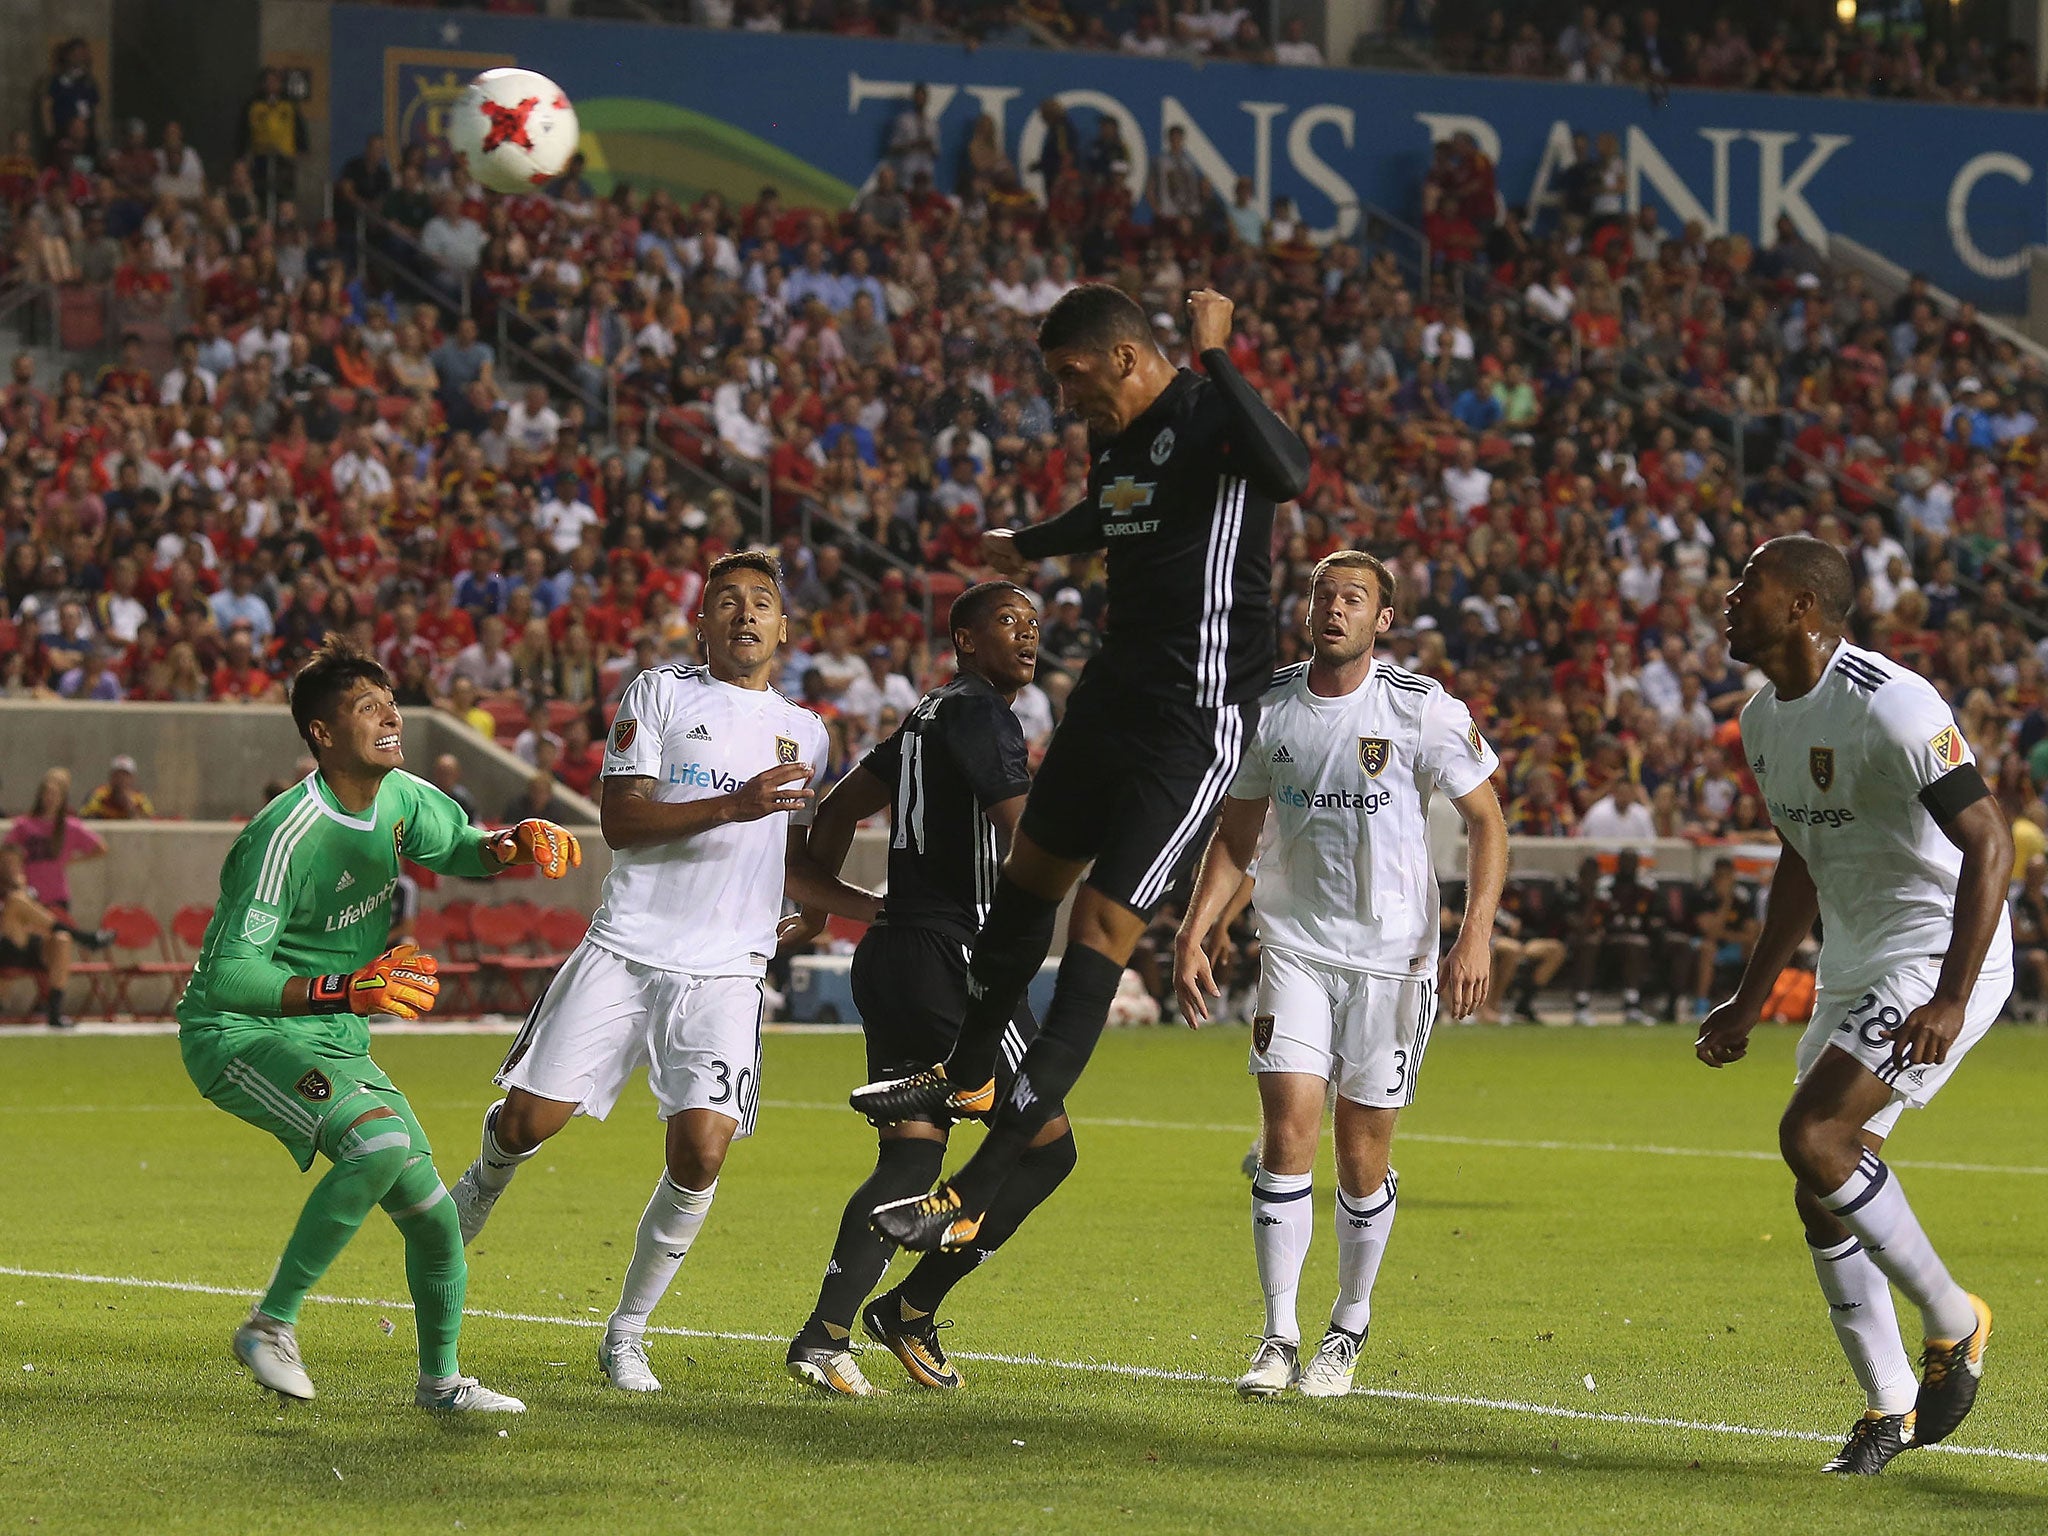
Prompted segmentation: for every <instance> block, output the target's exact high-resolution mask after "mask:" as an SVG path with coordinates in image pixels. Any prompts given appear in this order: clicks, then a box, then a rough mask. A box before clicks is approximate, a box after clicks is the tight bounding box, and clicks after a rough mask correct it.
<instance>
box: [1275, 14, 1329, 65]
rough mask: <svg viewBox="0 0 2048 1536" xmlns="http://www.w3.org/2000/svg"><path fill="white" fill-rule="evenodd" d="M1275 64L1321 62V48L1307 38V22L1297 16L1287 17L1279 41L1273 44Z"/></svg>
mask: <svg viewBox="0 0 2048 1536" xmlns="http://www.w3.org/2000/svg"><path fill="white" fill-rule="evenodd" d="M1273 62H1274V63H1275V64H1296V65H1300V64H1321V63H1322V62H1323V50H1322V49H1321V48H1320V47H1319V46H1318V45H1317V44H1315V43H1314V42H1312V41H1311V40H1310V39H1309V35H1308V23H1307V22H1306V21H1304V20H1303V19H1302V18H1301V17H1299V16H1291V17H1289V18H1288V21H1287V26H1286V29H1285V31H1284V32H1283V33H1282V35H1281V39H1280V41H1279V42H1277V43H1275V44H1274V45H1273Z"/></svg>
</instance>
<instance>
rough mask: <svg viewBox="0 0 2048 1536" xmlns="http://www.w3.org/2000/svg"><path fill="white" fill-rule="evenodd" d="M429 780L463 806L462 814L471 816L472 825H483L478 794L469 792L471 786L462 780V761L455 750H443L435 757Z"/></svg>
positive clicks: (470, 822)
mask: <svg viewBox="0 0 2048 1536" xmlns="http://www.w3.org/2000/svg"><path fill="white" fill-rule="evenodd" d="M428 781H429V782H430V783H432V785H433V786H434V788H436V789H438V790H440V791H441V793H442V794H444V795H446V796H447V797H448V798H449V799H450V800H453V801H454V802H455V803H456V804H457V805H459V806H461V807H462V814H463V815H465V816H467V817H468V818H469V824H470V825H471V826H473V827H476V826H481V825H483V819H484V818H483V811H482V809H481V808H480V807H479V806H478V805H477V803H476V796H475V795H473V794H471V793H470V792H469V786H468V785H467V784H465V783H463V782H462V762H461V759H459V758H457V757H456V755H455V754H454V753H453V752H443V753H441V754H440V755H439V756H438V757H436V758H435V759H434V766H433V770H432V771H431V772H430V773H429V774H428Z"/></svg>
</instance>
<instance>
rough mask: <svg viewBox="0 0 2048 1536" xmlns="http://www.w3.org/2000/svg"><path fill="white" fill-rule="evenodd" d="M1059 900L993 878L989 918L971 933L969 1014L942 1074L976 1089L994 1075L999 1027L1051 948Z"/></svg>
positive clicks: (1012, 1013)
mask: <svg viewBox="0 0 2048 1536" xmlns="http://www.w3.org/2000/svg"><path fill="white" fill-rule="evenodd" d="M1059 910H1060V904H1059V903H1058V902H1057V901H1047V900H1046V899H1045V898H1044V897H1043V896H1039V895H1035V894H1034V893H1032V892H1030V891H1027V890H1025V889H1024V887H1023V886H1021V885H1018V884H1017V883H1016V882H1015V881H1013V880H1011V879H1010V878H1009V877H1008V876H1007V875H1004V876H999V877H998V878H997V880H996V895H995V900H994V901H992V902H990V903H989V909H988V918H987V920H986V921H985V922H983V923H982V925H981V932H980V933H978V934H976V935H975V936H974V952H973V955H972V957H971V958H970V959H969V961H968V965H967V1012H966V1014H965V1015H964V1016H963V1017H962V1018H961V1020H960V1037H959V1039H958V1040H957V1041H955V1042H954V1045H953V1054H952V1055H950V1056H948V1057H947V1058H946V1076H948V1077H950V1078H951V1079H952V1080H953V1081H954V1082H956V1083H961V1084H964V1085H966V1086H967V1087H970V1088H979V1087H980V1086H981V1085H982V1084H983V1083H985V1082H987V1081H988V1080H989V1079H990V1078H991V1077H993V1076H995V1070H996V1052H997V1050H998V1049H1000V1048H1001V1046H1002V1041H1003V1028H1004V1026H1005V1025H1007V1024H1008V1023H1009V1022H1010V1020H1011V1019H1012V1018H1014V1017H1015V1016H1016V1012H1017V1002H1018V1000H1019V999H1020V998H1022V997H1023V996H1024V992H1025V989H1026V988H1028V987H1029V986H1030V985H1031V979H1032V978H1033V977H1034V976H1036V975H1037V974H1038V968H1039V966H1041V965H1043V964H1044V963H1045V957H1046V955H1047V954H1048V953H1049V952H1050V951H1051V949H1052V930H1053V922H1054V920H1055V919H1056V918H1057V917H1058V916H1059Z"/></svg>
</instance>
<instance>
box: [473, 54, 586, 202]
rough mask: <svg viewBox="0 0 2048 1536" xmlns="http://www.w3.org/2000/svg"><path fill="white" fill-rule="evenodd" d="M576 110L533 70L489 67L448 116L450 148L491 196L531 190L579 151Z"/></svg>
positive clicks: (543, 76)
mask: <svg viewBox="0 0 2048 1536" xmlns="http://www.w3.org/2000/svg"><path fill="white" fill-rule="evenodd" d="M579 133H580V130H579V129H578V128H577V126H576V109H575V108H574V107H572V106H570V105H569V98H568V96H567V95H566V94H565V93H564V92H563V90H562V88H561V87H560V86H559V85H557V84H555V82H554V81H552V80H550V79H549V78H548V77H547V76H546V75H541V74H535V73H534V72H533V71H532V70H530V69H487V70H485V71H484V72H483V73H482V74H480V75H478V76H477V77H476V78H475V79H474V80H472V81H470V82H469V87H468V89H466V90H465V91H464V92H463V93H462V96H461V98H460V99H459V100H458V101H457V102H456V103H455V105H454V107H453V108H452V109H451V110H450V111H449V113H448V146H449V148H451V149H453V150H454V151H455V153H456V154H457V155H459V156H461V158H462V162H463V164H464V165H466V166H468V168H469V174H470V175H472V176H474V177H475V178H476V179H477V180H478V181H480V182H482V183H483V184H484V185H485V186H487V187H489V188H490V189H491V190H492V191H493V192H531V191H532V190H533V189H534V188H536V187H540V186H545V185H546V184H547V183H548V182H550V181H553V180H554V179H555V178H556V177H557V176H559V175H561V174H562V172H563V170H564V169H565V168H566V167H567V166H568V164H569V157H570V156H571V155H573V154H575V153H576V140H577V137H578V135H579Z"/></svg>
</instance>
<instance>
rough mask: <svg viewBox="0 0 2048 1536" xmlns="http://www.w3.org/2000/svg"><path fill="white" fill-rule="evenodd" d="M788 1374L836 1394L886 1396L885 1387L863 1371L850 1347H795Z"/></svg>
mask: <svg viewBox="0 0 2048 1536" xmlns="http://www.w3.org/2000/svg"><path fill="white" fill-rule="evenodd" d="M789 1374H790V1375H792V1376H794V1377H795V1378H796V1379H797V1380H798V1381H802V1382H808V1383H809V1384H810V1385H812V1386H814V1387H816V1388H817V1389H818V1390H819V1391H820V1392H829V1393H831V1394H832V1395H833V1396H834V1397H885V1396H887V1395H888V1394H887V1393H885V1392H884V1391H883V1390H882V1388H880V1387H878V1386H876V1385H875V1384H874V1383H873V1382H871V1381H869V1380H868V1379H867V1377H866V1376H865V1375H864V1374H862V1372H861V1368H860V1364H859V1362H858V1361H856V1360H855V1359H854V1358H853V1351H851V1350H847V1349H804V1350H792V1351H790V1355H789Z"/></svg>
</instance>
